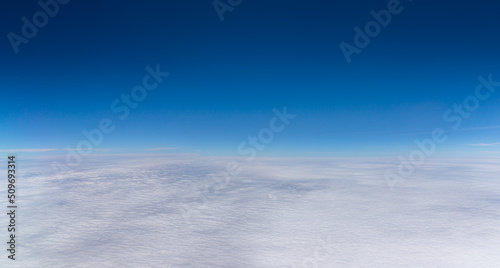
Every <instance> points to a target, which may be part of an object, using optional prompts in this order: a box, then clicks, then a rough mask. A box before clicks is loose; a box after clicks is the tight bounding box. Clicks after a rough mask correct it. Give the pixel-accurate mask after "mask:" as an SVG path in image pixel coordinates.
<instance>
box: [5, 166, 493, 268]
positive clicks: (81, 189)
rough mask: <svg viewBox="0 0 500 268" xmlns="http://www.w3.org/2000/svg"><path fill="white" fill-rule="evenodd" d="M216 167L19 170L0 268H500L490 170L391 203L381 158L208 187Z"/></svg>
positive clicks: (407, 192) (444, 173)
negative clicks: (12, 232) (10, 234)
mask: <svg viewBox="0 0 500 268" xmlns="http://www.w3.org/2000/svg"><path fill="white" fill-rule="evenodd" d="M228 160H229V159H224V158H202V157H196V156H185V157H181V156H176V157H151V156H150V157H147V158H146V157H131V156H127V157H125V156H106V157H105V156H93V157H92V158H91V159H87V160H86V161H85V162H84V164H82V165H81V166H80V167H79V168H77V169H76V170H75V171H73V172H70V173H68V174H64V176H61V177H57V176H53V174H52V172H51V170H50V169H49V168H48V167H50V163H51V161H49V160H47V158H44V160H37V161H34V160H33V161H23V159H18V160H17V161H18V162H19V163H18V167H19V171H20V172H21V176H20V179H19V182H18V190H19V194H20V196H19V206H20V208H19V219H18V220H19V223H18V224H19V232H18V237H19V238H18V247H19V255H18V260H16V261H15V262H13V261H10V260H8V259H7V257H6V253H5V250H2V251H3V252H4V253H3V256H2V257H1V258H0V267H13V268H15V267H23V268H26V267H34V268H35V267H36V268H39V267H51V268H52V267H167V268H168V267H172V268H173V267H197V268H203V267H228V268H235V267H259V268H260V267H264V268H267V267H271V268H272V267H280V268H285V267H293V268H295V267H500V255H499V254H498V250H499V249H500V224H499V222H500V184H499V183H498V174H500V166H499V165H498V160H499V159H498V158H496V159H495V158H489V159H439V160H436V159H434V160H432V161H431V162H429V163H427V164H425V166H423V167H421V168H420V169H418V170H417V172H416V174H415V176H414V177H413V178H408V179H407V180H406V181H405V182H404V183H401V184H399V185H398V186H399V187H398V188H396V190H395V191H394V192H393V191H391V190H390V188H389V186H388V185H387V183H386V181H385V179H384V177H383V176H382V174H383V173H384V171H385V170H387V169H394V168H396V166H397V162H396V161H393V159H368V158H366V159H348V158H345V159H343V158H309V159H307V158H306V159H286V158H274V159H260V160H257V161H255V162H252V163H246V164H244V165H242V166H243V171H242V172H241V174H240V175H238V176H237V177H234V178H231V180H230V182H229V183H228V184H220V183H215V184H214V180H213V179H212V178H214V177H213V176H215V177H216V178H217V174H218V173H219V172H222V171H224V170H225V164H226V162H227V161H228ZM239 161H244V159H241V160H239ZM0 164H1V165H2V166H6V163H4V161H3V162H0ZM3 173H4V174H6V172H3ZM214 185H215V186H218V188H217V187H213V186H214ZM5 188H6V187H2V188H1V191H0V196H4V197H5V196H6V191H5V190H6V189H5ZM181 211H182V212H183V213H181ZM0 221H2V222H3V224H2V225H4V226H5V225H6V224H5V223H6V216H5V214H4V216H2V217H1V218H0ZM2 229H3V230H2V231H1V232H0V237H2V241H6V240H7V238H6V234H7V230H6V228H2ZM4 245H5V243H4Z"/></svg>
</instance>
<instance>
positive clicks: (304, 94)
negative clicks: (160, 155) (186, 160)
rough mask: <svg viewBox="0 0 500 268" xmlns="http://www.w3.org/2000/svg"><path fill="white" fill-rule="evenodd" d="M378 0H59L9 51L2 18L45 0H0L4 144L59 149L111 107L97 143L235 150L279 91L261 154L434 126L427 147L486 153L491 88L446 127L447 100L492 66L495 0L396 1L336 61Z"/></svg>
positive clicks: (353, 147)
mask: <svg viewBox="0 0 500 268" xmlns="http://www.w3.org/2000/svg"><path fill="white" fill-rule="evenodd" d="M388 2H390V1H335V2H332V1H320V0H313V1H307V2H306V1H279V2H269V1H261V0H255V1H243V2H242V3H241V4H240V5H238V6H235V7H234V10H233V11H232V12H226V13H224V21H221V20H220V19H219V17H218V15H217V12H216V10H215V9H214V6H213V5H212V2H211V1H175V2H174V1H168V2H166V1H140V2H134V3H132V2H123V1H106V2H105V3H103V2H97V1H85V2H82V1H71V2H69V3H68V4H66V5H60V10H59V12H58V13H57V14H56V15H55V16H54V17H52V18H50V19H49V21H48V23H47V25H46V26H44V27H41V28H40V29H39V32H38V34H37V35H36V36H35V37H33V38H32V39H30V40H29V42H28V43H27V44H21V45H20V46H19V47H18V48H19V52H18V53H15V52H14V50H13V48H12V46H11V43H10V42H9V39H8V38H7V35H8V33H9V32H13V33H16V34H20V33H21V27H22V26H23V22H22V21H21V18H22V17H23V16H26V17H27V18H29V19H30V20H31V18H32V17H33V14H34V13H35V12H37V11H40V10H41V8H40V6H39V5H38V4H37V1H21V2H16V3H15V4H14V3H8V4H4V6H3V8H2V11H1V16H0V22H1V25H2V26H1V29H2V34H3V36H4V38H3V39H2V40H3V45H2V49H1V51H0V57H1V58H2V61H1V63H0V74H1V78H0V81H1V83H0V87H1V92H2V98H1V105H0V124H1V128H0V151H2V153H3V152H8V151H9V150H12V149H42V148H50V149H57V151H50V152H42V153H58V152H59V153H60V151H61V150H62V149H64V148H66V146H70V147H75V146H76V144H77V143H78V142H79V141H80V140H82V139H83V138H84V136H83V135H82V130H84V129H92V128H96V127H98V125H99V122H100V121H101V120H102V119H103V118H111V119H112V120H113V123H114V124H115V126H116V129H115V131H113V132H112V133H110V134H109V135H106V136H105V137H104V140H103V142H102V144H100V145H99V146H98V147H96V149H98V148H99V149H111V152H113V151H114V152H143V151H144V150H145V149H148V148H163V147H165V148H176V149H171V150H163V151H168V152H180V153H193V152H197V153H202V154H206V155H237V146H238V144H240V143H241V142H242V141H245V140H246V139H247V138H248V136H252V135H257V133H258V132H259V131H260V130H261V129H262V128H264V127H266V126H267V125H268V123H269V120H270V119H271V118H272V117H273V116H274V114H273V112H272V110H273V108H276V109H279V110H281V109H283V107H285V106H286V107H287V110H288V111H289V112H290V113H292V114H295V115H297V117H296V118H294V119H293V120H292V121H291V123H290V124H289V125H287V126H286V129H285V130H284V131H282V132H280V133H276V135H275V137H274V140H273V141H272V143H270V144H269V145H268V146H267V147H266V149H265V150H263V151H262V152H261V155H263V156H267V155H269V156H273V155H279V156H295V155H302V156H304V155H305V156H323V155H329V156H372V155H388V154H389V155H396V154H401V153H405V152H408V151H410V150H412V148H413V146H414V144H413V141H414V140H415V139H424V138H427V137H429V135H430V134H429V133H430V132H431V131H432V130H433V129H434V128H436V127H440V128H443V129H445V130H447V131H448V130H450V131H449V132H448V134H449V140H448V141H447V142H446V143H444V144H442V145H440V147H439V152H443V153H448V154H452V155H457V154H464V155H470V154H483V153H482V152H484V151H493V152H497V151H498V150H495V149H496V148H495V147H496V146H495V145H498V144H495V143H497V142H499V141H500V138H499V134H500V128H498V126H500V122H498V114H499V112H500V108H499V105H498V104H499V97H498V94H499V93H498V92H496V93H493V94H492V95H491V97H489V98H488V99H487V100H484V101H481V102H480V106H479V107H478V108H477V110H475V111H474V112H473V113H472V114H471V116H470V117H469V118H467V119H465V120H463V122H462V124H461V126H460V128H458V129H457V130H456V131H451V125H452V124H450V123H448V122H445V121H444V120H443V113H445V112H446V111H447V110H448V109H450V108H452V107H453V105H454V103H461V102H463V101H464V99H465V98H466V97H468V96H470V95H473V94H474V90H475V88H476V87H477V85H478V83H479V82H478V80H477V77H478V76H480V75H481V76H483V77H487V76H488V75H489V74H492V77H493V81H500V67H499V66H498V59H499V56H500V52H499V51H498V47H500V46H499V45H500V39H499V38H498V37H497V36H496V33H497V31H498V26H499V22H498V10H499V9H498V8H499V7H500V4H498V3H491V2H490V1H476V2H474V3H470V2H465V1H458V2H454V3H453V4H450V3H448V2H444V1H440V2H438V3H436V2H435V1H417V0H414V1H411V2H409V1H401V2H400V6H401V7H402V11H401V12H400V13H398V14H393V15H392V18H391V22H390V23H389V25H388V26H387V27H385V28H382V29H381V31H380V34H378V35H377V36H375V37H373V38H372V39H371V42H370V44H369V45H368V46H367V47H365V48H363V49H362V52H361V53H360V54H353V55H352V62H351V63H347V62H346V59H345V57H344V55H343V54H342V52H341V50H340V49H339V44H340V43H341V42H347V43H350V44H353V38H354V36H355V32H354V30H353V28H354V27H356V26H357V27H360V28H364V26H365V24H366V23H368V22H369V21H372V20H374V19H373V17H372V16H371V15H370V11H371V10H375V11H379V10H382V9H387V4H388ZM156 64H160V66H161V69H162V70H163V71H168V72H169V73H170V75H169V76H168V77H167V78H165V79H164V81H163V82H162V83H161V84H160V85H159V86H158V88H157V89H155V90H153V91H149V92H148V96H147V97H146V98H145V100H144V101H142V102H140V103H139V106H138V107H137V108H136V109H133V110H131V112H130V115H129V116H128V117H127V118H126V119H125V120H119V119H118V117H117V114H116V113H113V112H112V111H111V109H110V105H111V103H112V102H113V101H114V100H115V99H119V98H120V96H121V95H122V94H128V93H130V91H131V89H132V88H133V87H134V86H136V85H140V84H141V83H142V79H143V77H144V76H145V75H146V74H147V71H146V70H145V67H146V66H155V65H156ZM471 144H475V145H471ZM478 145H481V146H478ZM487 145H490V146H487ZM498 148H500V147H498ZM95 152H97V153H99V151H95ZM101 152H104V151H101ZM106 152H108V151H106Z"/></svg>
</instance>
